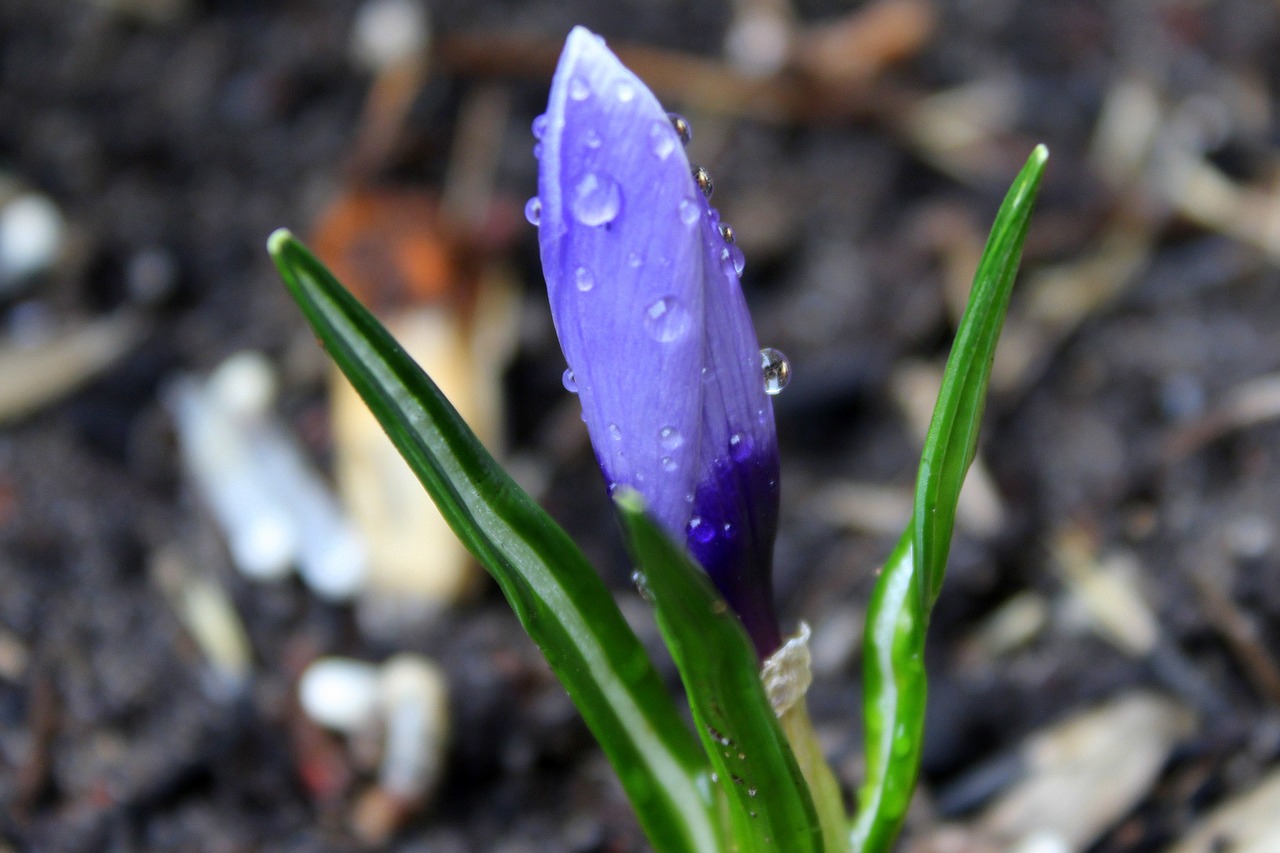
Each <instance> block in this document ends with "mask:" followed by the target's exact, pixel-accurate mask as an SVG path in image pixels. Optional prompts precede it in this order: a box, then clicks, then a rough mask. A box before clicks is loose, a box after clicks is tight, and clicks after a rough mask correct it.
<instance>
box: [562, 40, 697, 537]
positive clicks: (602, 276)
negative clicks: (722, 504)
mask: <svg viewBox="0 0 1280 853" xmlns="http://www.w3.org/2000/svg"><path fill="white" fill-rule="evenodd" d="M543 121H544V122H545V127H544V129H543V131H542V139H541V146H542V147H541V154H540V159H541V168H540V169H539V178H538V194H539V197H540V199H541V206H542V207H541V216H540V225H539V228H540V235H539V241H540V244H541V250H542V263H543V270H544V272H545V274H546V277H547V286H548V292H549V294H550V299H551V311H552V317H553V319H554V321H555V325H556V332H557V334H558V335H559V337H560V344H561V347H562V349H563V350H564V354H565V358H566V360H567V361H568V363H569V369H570V370H571V371H572V372H573V377H574V381H575V382H576V384H577V387H578V390H579V393H580V398H581V401H582V406H583V420H585V421H586V424H587V429H588V431H589V432H590V434H591V443H592V446H593V447H595V449H596V455H597V458H598V459H599V461H600V465H601V468H603V470H604V472H605V475H606V477H607V479H608V480H609V483H610V485H613V484H615V483H625V484H627V485H631V486H634V487H635V488H637V489H638V490H640V491H642V492H643V494H644V495H645V498H646V499H647V500H648V502H649V505H650V507H651V509H652V511H653V512H654V514H655V516H656V517H657V518H658V519H659V521H661V522H662V523H663V525H664V526H666V527H667V528H668V530H670V531H671V532H672V533H673V534H678V535H680V534H683V530H684V526H685V522H686V521H687V519H688V517H689V511H690V509H691V505H690V503H689V501H688V497H689V496H691V495H692V494H693V486H694V477H695V476H696V473H697V470H698V465H697V457H696V454H697V452H698V448H699V446H700V435H699V433H700V430H701V425H702V415H701V411H702V390H701V385H700V382H699V381H698V380H699V376H700V374H701V370H702V367H703V359H704V351H705V342H704V336H703V317H704V311H705V306H704V303H703V289H702V280H701V277H700V275H699V274H698V273H699V271H700V269H701V265H702V263H703V257H704V249H703V246H702V239H703V233H702V231H701V229H700V228H699V227H698V226H699V218H698V216H697V213H699V212H701V210H700V208H699V207H698V205H699V204H705V202H703V201H702V199H701V198H700V196H699V194H698V192H697V188H696V186H695V184H694V183H693V179H692V177H691V170H690V166H689V162H688V160H687V158H686V157H685V153H684V149H683V147H682V146H681V144H680V142H679V138H678V137H677V135H676V133H675V130H674V129H673V128H672V127H671V124H670V121H669V120H668V118H667V114H666V112H665V111H664V110H663V109H662V107H661V105H660V104H659V103H658V101H657V99H656V98H655V97H654V96H653V94H652V93H651V92H650V91H649V90H648V88H646V87H645V86H644V84H643V83H641V82H640V80H639V79H638V78H636V76H635V75H634V74H632V73H631V72H630V71H628V70H627V69H626V68H625V67H623V65H622V64H621V63H620V62H619V61H618V59H617V57H615V56H614V55H613V54H612V53H611V52H610V51H609V50H608V49H607V48H606V47H605V46H604V44H603V42H602V41H601V39H599V38H598V37H597V36H595V35H593V34H592V33H590V32H588V31H587V30H585V29H583V28H581V27H578V28H575V29H574V30H573V32H571V33H570V34H569V38H568V40H567V41H566V43H565V49H564V52H563V53H562V54H561V57H560V63H559V66H558V67H557V68H556V73H555V77H554V78H553V81H552V86H551V97H550V101H549V104H548V107H547V115H546V119H545V120H543ZM682 212H683V213H682Z"/></svg>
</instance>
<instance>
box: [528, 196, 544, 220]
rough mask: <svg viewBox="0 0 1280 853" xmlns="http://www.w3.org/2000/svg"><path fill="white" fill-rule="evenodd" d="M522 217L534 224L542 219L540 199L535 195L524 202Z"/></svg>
mask: <svg viewBox="0 0 1280 853" xmlns="http://www.w3.org/2000/svg"><path fill="white" fill-rule="evenodd" d="M524 218H525V219H527V220H529V224H530V225H535V226H536V225H537V224H538V223H539V222H541V221H542V199H540V198H538V197H537V196H536V195H535V196H534V197H533V198H531V199H529V200H528V201H526V202H525V203H524Z"/></svg>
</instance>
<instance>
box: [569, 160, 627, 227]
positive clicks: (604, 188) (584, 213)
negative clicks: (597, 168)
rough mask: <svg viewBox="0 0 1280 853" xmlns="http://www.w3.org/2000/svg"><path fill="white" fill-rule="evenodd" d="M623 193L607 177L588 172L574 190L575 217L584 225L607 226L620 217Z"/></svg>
mask: <svg viewBox="0 0 1280 853" xmlns="http://www.w3.org/2000/svg"><path fill="white" fill-rule="evenodd" d="M621 207H622V191H621V190H619V189H618V185H617V183H615V182H614V180H613V179H612V178H610V177H609V176H607V175H601V174H599V173H597V172H587V173H586V174H585V175H583V176H582V177H581V178H579V179H578V183H577V185H575V186H574V188H573V215H574V217H575V218H577V220H578V221H579V222H581V223H582V224H583V225H588V226H595V225H605V224H607V223H610V222H612V221H613V220H614V219H616V218H617V216H618V210H619V209H620V208H621Z"/></svg>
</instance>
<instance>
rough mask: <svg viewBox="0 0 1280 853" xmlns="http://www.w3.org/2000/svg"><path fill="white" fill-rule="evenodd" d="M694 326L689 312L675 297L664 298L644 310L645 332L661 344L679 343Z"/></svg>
mask: <svg viewBox="0 0 1280 853" xmlns="http://www.w3.org/2000/svg"><path fill="white" fill-rule="evenodd" d="M692 325H693V318H692V317H690V316H689V310H688V309H687V308H685V307H684V306H683V305H681V304H680V303H679V302H678V301H677V300H676V298H675V297H674V296H664V297H662V298H661V299H659V300H658V301H656V302H654V303H653V304H652V305H650V306H649V307H648V308H646V309H645V310H644V330H645V331H646V332H648V333H649V337H651V338H653V339H654V340H655V341H658V342H659V343H664V344H667V343H671V342H672V341H678V340H679V339H680V338H682V337H684V336H685V335H686V334H687V333H688V331H689V328H690V327H691V326H692Z"/></svg>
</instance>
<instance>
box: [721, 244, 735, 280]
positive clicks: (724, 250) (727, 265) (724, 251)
mask: <svg viewBox="0 0 1280 853" xmlns="http://www.w3.org/2000/svg"><path fill="white" fill-rule="evenodd" d="M730 248H732V247H730V246H722V247H721V248H720V269H721V270H723V271H724V274H725V275H726V276H729V275H734V276H736V275H737V273H736V272H735V271H734V269H733V254H732V253H731V252H730V251H729V249H730Z"/></svg>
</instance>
